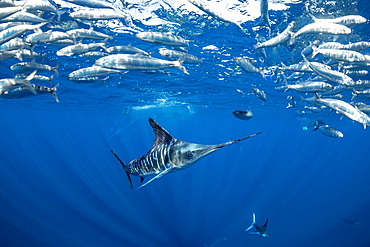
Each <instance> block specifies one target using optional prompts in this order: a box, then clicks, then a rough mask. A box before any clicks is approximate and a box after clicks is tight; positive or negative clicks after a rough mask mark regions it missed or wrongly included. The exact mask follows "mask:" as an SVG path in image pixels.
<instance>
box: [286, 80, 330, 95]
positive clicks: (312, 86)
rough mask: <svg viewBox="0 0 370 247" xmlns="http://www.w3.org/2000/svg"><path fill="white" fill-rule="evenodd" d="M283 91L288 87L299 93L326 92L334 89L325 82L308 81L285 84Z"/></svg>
mask: <svg viewBox="0 0 370 247" xmlns="http://www.w3.org/2000/svg"><path fill="white" fill-rule="evenodd" d="M285 87H286V89H285V91H288V90H289V89H293V90H295V91H297V92H301V93H313V92H327V91H329V90H332V89H334V87H333V86H332V85H330V84H329V83H326V82H320V81H309V82H305V83H301V84H294V85H293V84H288V83H286V84H285Z"/></svg>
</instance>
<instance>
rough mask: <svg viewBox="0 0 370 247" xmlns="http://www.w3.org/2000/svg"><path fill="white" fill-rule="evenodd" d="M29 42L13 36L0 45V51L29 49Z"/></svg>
mask: <svg viewBox="0 0 370 247" xmlns="http://www.w3.org/2000/svg"><path fill="white" fill-rule="evenodd" d="M31 48H32V47H31V46H30V44H27V43H25V42H24V41H23V39H21V38H18V37H15V38H13V39H11V40H9V41H7V42H5V43H4V44H2V45H0V51H11V50H18V49H31Z"/></svg>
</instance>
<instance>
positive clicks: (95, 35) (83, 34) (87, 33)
mask: <svg viewBox="0 0 370 247" xmlns="http://www.w3.org/2000/svg"><path fill="white" fill-rule="evenodd" d="M66 33H67V34H68V35H69V36H70V37H71V38H73V39H74V40H75V39H94V40H108V39H113V36H109V35H107V34H104V33H101V32H97V31H94V30H93V29H92V28H91V29H85V28H81V29H72V30H69V31H67V32H66Z"/></svg>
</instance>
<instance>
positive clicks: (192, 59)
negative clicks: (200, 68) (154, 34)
mask: <svg viewBox="0 0 370 247" xmlns="http://www.w3.org/2000/svg"><path fill="white" fill-rule="evenodd" d="M159 54H160V55H161V56H162V57H165V58H167V59H169V60H172V61H175V60H181V61H182V62H183V63H187V64H197V63H202V59H199V58H197V57H196V56H194V55H191V54H189V53H186V52H182V51H177V50H170V49H166V48H160V49H159Z"/></svg>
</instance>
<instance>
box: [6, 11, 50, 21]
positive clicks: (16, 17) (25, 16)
mask: <svg viewBox="0 0 370 247" xmlns="http://www.w3.org/2000/svg"><path fill="white" fill-rule="evenodd" d="M1 21H2V22H32V23H43V22H47V20H45V19H43V18H41V17H39V16H37V15H35V14H32V13H29V12H26V11H25V10H22V11H19V12H16V13H14V14H12V15H10V16H8V17H6V18H4V19H2V20H1Z"/></svg>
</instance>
